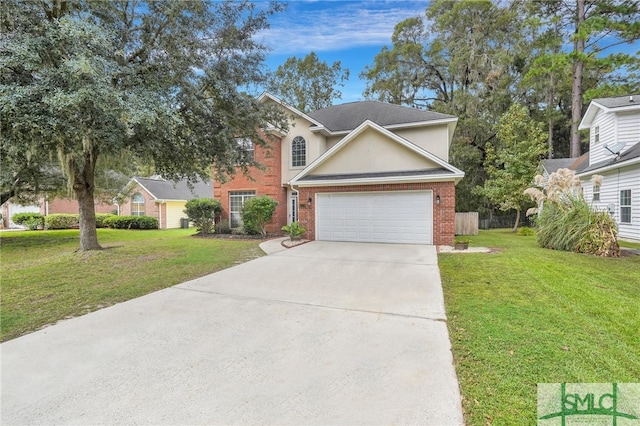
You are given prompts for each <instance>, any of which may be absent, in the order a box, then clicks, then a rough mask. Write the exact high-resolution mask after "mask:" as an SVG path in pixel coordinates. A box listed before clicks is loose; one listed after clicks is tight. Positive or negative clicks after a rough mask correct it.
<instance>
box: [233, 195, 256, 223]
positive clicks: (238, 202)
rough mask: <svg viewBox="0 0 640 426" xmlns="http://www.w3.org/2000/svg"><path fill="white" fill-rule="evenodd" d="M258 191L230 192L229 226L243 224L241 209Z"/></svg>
mask: <svg viewBox="0 0 640 426" xmlns="http://www.w3.org/2000/svg"><path fill="white" fill-rule="evenodd" d="M255 196H256V191H233V192H229V227H231V228H237V227H239V226H240V225H242V217H241V216H240V211H241V210H242V206H244V202H245V201H246V200H248V199H249V198H252V197H255Z"/></svg>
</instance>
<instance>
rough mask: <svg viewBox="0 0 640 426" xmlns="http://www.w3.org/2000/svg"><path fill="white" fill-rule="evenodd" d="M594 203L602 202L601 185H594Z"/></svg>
mask: <svg viewBox="0 0 640 426" xmlns="http://www.w3.org/2000/svg"><path fill="white" fill-rule="evenodd" d="M593 201H600V185H599V184H597V183H594V184H593Z"/></svg>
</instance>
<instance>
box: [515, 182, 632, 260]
mask: <svg viewBox="0 0 640 426" xmlns="http://www.w3.org/2000/svg"><path fill="white" fill-rule="evenodd" d="M536 183H537V184H539V185H540V186H542V189H539V188H529V189H527V190H526V191H525V193H526V194H528V195H529V196H530V197H531V199H532V200H533V201H536V203H537V204H538V208H537V209H534V210H536V211H535V212H532V213H535V214H537V215H538V217H537V218H536V226H537V240H538V244H540V245H541V246H542V247H545V248H549V249H553V250H564V251H573V252H576V253H589V254H595V255H597V256H611V257H618V256H620V247H619V246H618V241H617V234H618V230H617V226H616V223H615V221H614V220H613V218H612V217H611V216H610V215H609V213H607V212H604V211H597V210H595V209H594V208H593V207H592V206H591V205H590V204H589V203H587V201H586V200H585V199H584V197H583V195H582V186H581V185H580V180H579V179H578V178H577V177H576V176H575V173H574V172H573V171H572V170H568V169H560V170H558V172H555V173H552V174H551V175H550V176H549V179H548V180H547V182H546V184H545V182H543V180H542V179H540V177H539V176H537V177H536ZM530 211H531V209H530ZM527 213H529V212H527Z"/></svg>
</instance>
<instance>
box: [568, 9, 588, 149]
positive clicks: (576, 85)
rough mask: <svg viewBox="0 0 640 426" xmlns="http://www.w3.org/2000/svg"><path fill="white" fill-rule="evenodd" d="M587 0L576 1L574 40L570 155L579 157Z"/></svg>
mask: <svg viewBox="0 0 640 426" xmlns="http://www.w3.org/2000/svg"><path fill="white" fill-rule="evenodd" d="M584 3H585V0H578V1H577V3H576V6H577V9H576V22H575V26H576V30H575V37H576V38H575V40H574V42H573V53H574V54H575V57H574V59H573V82H572V86H571V152H570V155H569V156H570V157H579V156H580V155H581V152H580V132H579V131H578V125H579V124H580V120H581V119H582V77H583V73H584V56H583V55H584V39H582V38H581V37H580V36H578V33H579V30H580V27H581V26H582V25H583V23H584V19H585V12H584Z"/></svg>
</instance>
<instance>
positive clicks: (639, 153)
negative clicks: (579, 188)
mask: <svg viewBox="0 0 640 426" xmlns="http://www.w3.org/2000/svg"><path fill="white" fill-rule="evenodd" d="M639 157H640V142H638V143H636V144H635V145H633V146H632V147H631V148H629V149H627V150H626V151H625V152H624V153H622V154H621V155H620V156H616V157H613V158H610V159H608V160H604V161H600V162H598V163H595V164H592V165H591V166H589V167H587V168H585V169H584V170H581V172H591V171H593V170H597V169H600V168H602V167H607V166H611V165H613V164H618V163H622V162H624V161H628V160H632V159H634V158H639Z"/></svg>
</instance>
